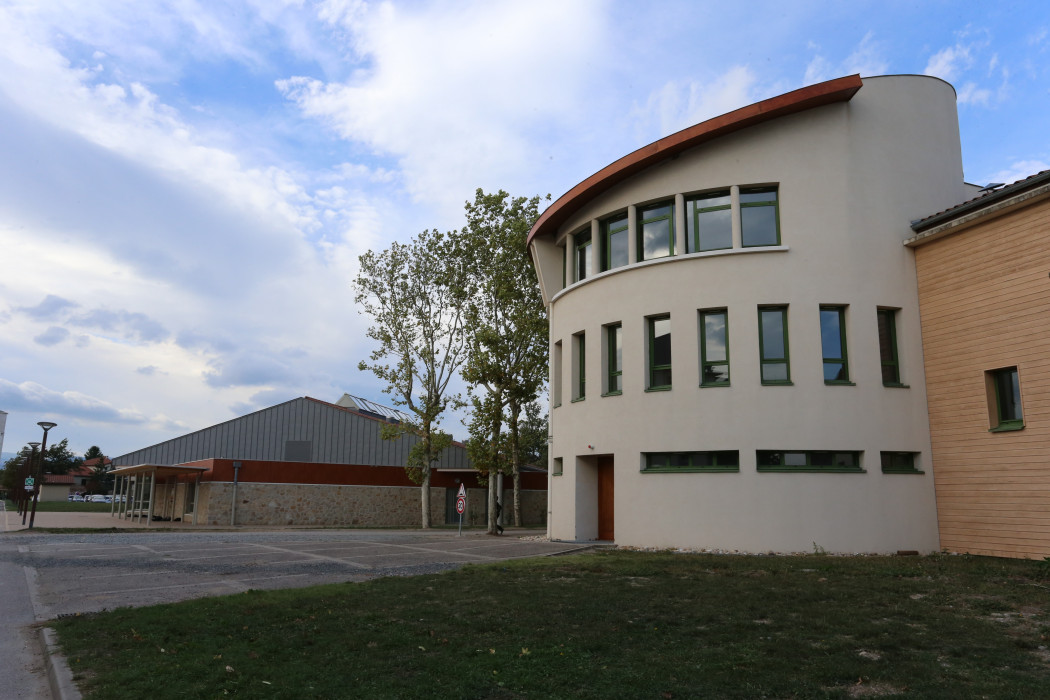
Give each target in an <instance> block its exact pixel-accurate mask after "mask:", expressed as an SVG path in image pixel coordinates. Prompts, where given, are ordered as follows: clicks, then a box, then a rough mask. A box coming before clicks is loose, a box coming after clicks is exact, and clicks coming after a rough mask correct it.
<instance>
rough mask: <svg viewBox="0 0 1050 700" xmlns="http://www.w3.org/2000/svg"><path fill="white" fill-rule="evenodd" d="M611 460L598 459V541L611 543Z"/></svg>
mask: <svg viewBox="0 0 1050 700" xmlns="http://www.w3.org/2000/svg"><path fill="white" fill-rule="evenodd" d="M613 491H614V489H613V458H612V456H611V455H609V456H605V457H599V458H598V539H600V540H609V541H613V540H614V539H615V533H614V532H613V521H614V517H613V501H614V499H613Z"/></svg>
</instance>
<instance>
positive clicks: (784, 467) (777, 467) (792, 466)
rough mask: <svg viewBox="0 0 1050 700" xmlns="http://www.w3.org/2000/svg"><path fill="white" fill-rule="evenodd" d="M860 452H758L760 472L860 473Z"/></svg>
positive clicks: (861, 470)
mask: <svg viewBox="0 0 1050 700" xmlns="http://www.w3.org/2000/svg"><path fill="white" fill-rule="evenodd" d="M860 455H861V453H860V452H859V451H852V450H756V451H755V465H756V468H757V469H758V471H760V472H830V473H845V472H851V473H859V472H863V471H864V470H863V469H862V468H861V466H860Z"/></svg>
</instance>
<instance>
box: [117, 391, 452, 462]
mask: <svg viewBox="0 0 1050 700" xmlns="http://www.w3.org/2000/svg"><path fill="white" fill-rule="evenodd" d="M384 424H386V421H384V420H382V419H379V418H376V417H373V416H369V415H367V414H365V413H362V412H360V411H357V410H354V409H352V408H348V407H344V406H336V405H335V404H330V403H327V402H325V401H319V400H317V399H313V398H310V397H306V396H304V397H300V398H298V399H292V400H291V401H286V402H285V403H282V404H278V405H276V406H271V407H270V408H264V409H262V410H260V411H256V412H254V413H249V414H247V415H245V416H241V417H240V418H234V419H232V420H228V421H226V422H225V423H219V424H218V425H213V426H211V427H209V428H204V429H202V430H198V431H196V432H193V433H189V434H188V435H183V436H181V437H177V438H173V439H171V440H167V441H165V442H161V443H158V444H156V445H151V446H149V447H144V448H142V449H140V450H135V451H134V452H129V453H127V454H124V455H120V456H119V457H114V458H113V464H114V465H118V466H130V465H134V464H183V463H185V462H193V461H196V460H201V459H243V460H265V461H275V462H281V461H311V462H316V463H325V464H359V465H376V466H404V465H405V460H406V458H407V457H408V451H409V450H410V449H411V448H412V446H413V445H414V444H415V443H416V442H417V441H418V438H415V437H413V436H408V435H406V436H404V437H402V438H401V439H399V440H383V439H382V438H380V436H379V432H380V430H381V429H382V427H383V425H384ZM289 442H291V443H297V445H296V446H297V447H298V448H300V449H302V447H303V444H302V443H309V451H310V459H309V460H289V459H286V454H285V450H286V448H287V446H288V445H287V443H289ZM436 466H437V467H438V468H452V469H456V468H463V469H466V468H470V461H469V460H468V459H467V454H466V449H464V448H463V446H462V445H460V444H453V446H452V447H450V448H448V449H447V450H445V451H444V452H442V453H441V457H440V459H439V460H438V463H437V465H436Z"/></svg>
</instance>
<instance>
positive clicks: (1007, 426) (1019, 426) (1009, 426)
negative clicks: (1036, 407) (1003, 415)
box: [988, 421, 1024, 433]
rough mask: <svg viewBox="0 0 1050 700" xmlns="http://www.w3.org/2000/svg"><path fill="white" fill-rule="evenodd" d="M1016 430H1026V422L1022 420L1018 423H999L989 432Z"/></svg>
mask: <svg viewBox="0 0 1050 700" xmlns="http://www.w3.org/2000/svg"><path fill="white" fill-rule="evenodd" d="M1014 430H1024V423H1021V422H1020V421H1018V422H1016V423H1000V424H999V425H997V426H995V427H994V428H989V429H988V432H989V433H1009V432H1012V431H1014Z"/></svg>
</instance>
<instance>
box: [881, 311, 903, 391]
mask: <svg viewBox="0 0 1050 700" xmlns="http://www.w3.org/2000/svg"><path fill="white" fill-rule="evenodd" d="M878 319H879V358H880V359H881V361H882V384H883V386H901V368H900V360H899V359H898V357H897V310H896V309H879V310H878Z"/></svg>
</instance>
